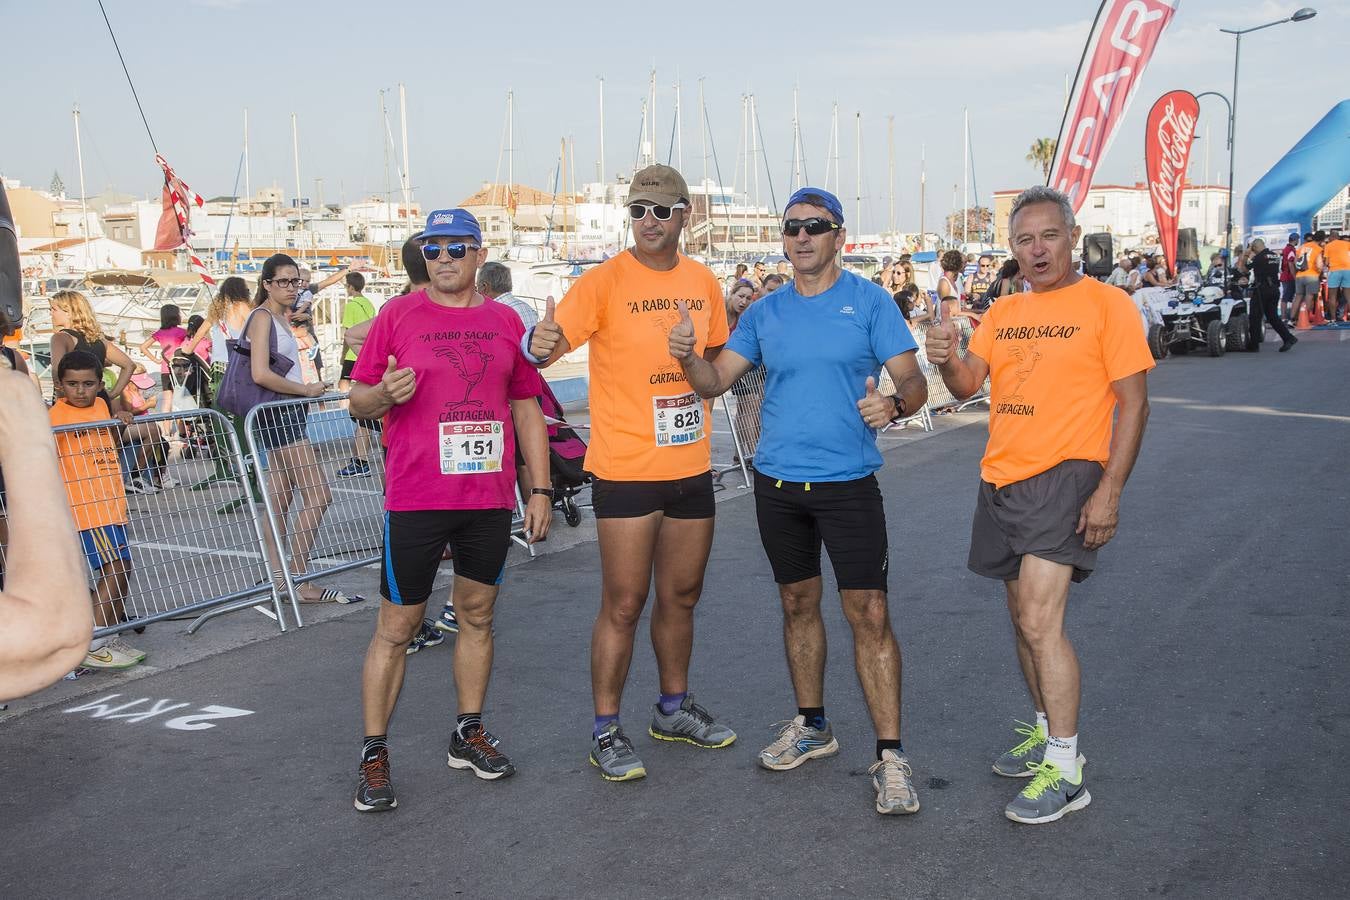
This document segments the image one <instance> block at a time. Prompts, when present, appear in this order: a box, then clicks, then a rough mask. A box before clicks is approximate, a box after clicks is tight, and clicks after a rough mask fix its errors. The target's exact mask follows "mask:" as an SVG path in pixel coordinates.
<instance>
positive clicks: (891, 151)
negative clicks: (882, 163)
mask: <svg viewBox="0 0 1350 900" xmlns="http://www.w3.org/2000/svg"><path fill="white" fill-rule="evenodd" d="M886 181H887V193H888V194H889V200H888V210H887V213H886V234H887V236H888V237H889V236H890V235H893V234H895V116H893V115H892V116H887V117H886Z"/></svg>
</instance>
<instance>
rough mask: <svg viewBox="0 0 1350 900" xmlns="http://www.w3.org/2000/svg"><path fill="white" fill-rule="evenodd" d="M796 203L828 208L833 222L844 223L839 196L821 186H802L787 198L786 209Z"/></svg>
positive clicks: (842, 207) (842, 206) (842, 208)
mask: <svg viewBox="0 0 1350 900" xmlns="http://www.w3.org/2000/svg"><path fill="white" fill-rule="evenodd" d="M796 203H809V204H810V205H811V206H819V207H821V208H822V209H825V210H828V211H829V213H830V215H832V216H834V221H835V224H837V225H843V224H844V205H843V204H842V203H840V202H839V198H838V197H836V196H835V195H834V194H831V193H830V192H829V191H827V190H824V189H823V188H813V187H804V188H801V189H800V190H798V191H797V192H796V193H795V194H793V195H792V196H791V197H789V198H788V202H787V205H786V206H784V207H783V209H785V210H786V209H787V208H788V207H790V206H792V205H793V204H796Z"/></svg>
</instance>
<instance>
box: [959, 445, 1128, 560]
mask: <svg viewBox="0 0 1350 900" xmlns="http://www.w3.org/2000/svg"><path fill="white" fill-rule="evenodd" d="M1101 477H1102V466H1101V463H1097V462H1093V461H1092V460H1086V459H1068V460H1065V461H1064V462H1062V463H1060V464H1059V465H1057V466H1055V467H1054V468H1052V469H1047V470H1046V471H1044V472H1042V473H1041V474H1039V475H1033V476H1032V477H1030V478H1028V479H1026V480H1025V481H1015V482H1013V483H1012V484H1009V485H1006V486H1005V487H1001V488H995V487H994V486H993V485H992V484H990V483H989V482H987V481H981V482H980V488H979V493H978V495H977V497H976V500H975V520H974V522H973V523H972V524H971V527H970V558H969V560H968V561H967V562H966V565H967V567H968V568H969V569H970V571H972V572H974V573H975V574H976V575H983V576H985V577H986V578H997V579H998V580H1000V581H1010V580H1012V579H1015V578H1016V577H1017V573H1018V571H1019V569H1020V567H1021V565H1022V556H1023V555H1024V554H1027V553H1030V554H1031V555H1032V556H1039V557H1040V558H1041V559H1048V560H1050V561H1051V562H1057V563H1064V564H1065V565H1069V566H1073V580H1074V581H1083V580H1085V579H1086V578H1087V577H1088V576H1089V575H1091V574H1092V570H1093V568H1094V567H1095V566H1096V564H1097V551H1095V550H1088V549H1087V548H1086V547H1084V546H1083V536H1082V535H1081V534H1078V533H1076V529H1077V528H1078V515H1079V513H1080V512H1081V511H1082V509H1083V504H1085V503H1087V500H1088V497H1090V496H1092V492H1093V491H1095V490H1096V489H1097V482H1099V481H1100V480H1101Z"/></svg>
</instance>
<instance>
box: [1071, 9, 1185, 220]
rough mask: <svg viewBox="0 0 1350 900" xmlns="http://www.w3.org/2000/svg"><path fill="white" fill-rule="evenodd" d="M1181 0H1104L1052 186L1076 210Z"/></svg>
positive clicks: (1077, 85) (1075, 86)
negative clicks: (1071, 203)
mask: <svg viewBox="0 0 1350 900" xmlns="http://www.w3.org/2000/svg"><path fill="white" fill-rule="evenodd" d="M1179 3H1180V0H1103V2H1102V5H1101V8H1100V9H1098V10H1097V19H1096V21H1095V22H1094V23H1093V25H1092V33H1091V34H1090V35H1089V36H1088V42H1087V46H1086V47H1085V48H1084V50H1083V59H1082V62H1081V63H1080V64H1079V67H1078V76H1077V77H1076V78H1075V79H1074V84H1073V91H1072V92H1071V93H1070V95H1069V104H1068V106H1067V107H1066V108H1065V110H1064V121H1063V123H1062V124H1061V125H1060V130H1059V141H1058V143H1057V144H1056V146H1055V160H1054V163H1053V164H1052V166H1051V169H1050V185H1051V186H1052V187H1055V188H1057V189H1059V190H1061V191H1063V192H1064V193H1066V194H1068V195H1069V199H1070V200H1071V201H1072V202H1073V208H1074V211H1077V210H1078V209H1079V208H1081V207H1082V205H1083V201H1084V200H1085V199H1087V192H1088V188H1090V187H1091V186H1092V176H1093V174H1094V173H1095V172H1096V170H1097V166H1098V165H1100V164H1101V161H1102V160H1103V159H1104V158H1105V157H1106V151H1107V150H1109V149H1110V147H1111V140H1112V138H1114V137H1115V135H1116V130H1117V129H1118V128H1119V127H1120V122H1121V120H1122V119H1124V118H1125V111H1126V110H1127V109H1129V106H1130V100H1131V99H1133V97H1134V92H1135V90H1136V89H1137V88H1138V87H1139V81H1140V76H1142V75H1143V74H1144V69H1145V68H1146V67H1147V66H1148V62H1149V60H1150V59H1151V58H1152V57H1153V49H1154V47H1156V46H1157V44H1158V39H1159V38H1160V37H1162V33H1163V31H1164V30H1166V28H1167V26H1168V25H1169V24H1170V23H1171V21H1172V16H1173V15H1175V13H1176V11H1177V5H1178V4H1179Z"/></svg>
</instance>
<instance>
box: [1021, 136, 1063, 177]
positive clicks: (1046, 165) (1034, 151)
mask: <svg viewBox="0 0 1350 900" xmlns="http://www.w3.org/2000/svg"><path fill="white" fill-rule="evenodd" d="M1058 143H1059V142H1058V141H1056V140H1055V139H1054V138H1036V140H1035V141H1034V142H1033V143H1032V145H1031V152H1030V153H1028V154H1027V162H1029V163H1031V164H1032V165H1033V166H1040V167H1041V174H1042V176H1043V177H1044V178H1045V180H1046V181H1049V180H1050V164H1051V163H1053V162H1054V161H1055V146H1056V144H1058Z"/></svg>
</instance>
